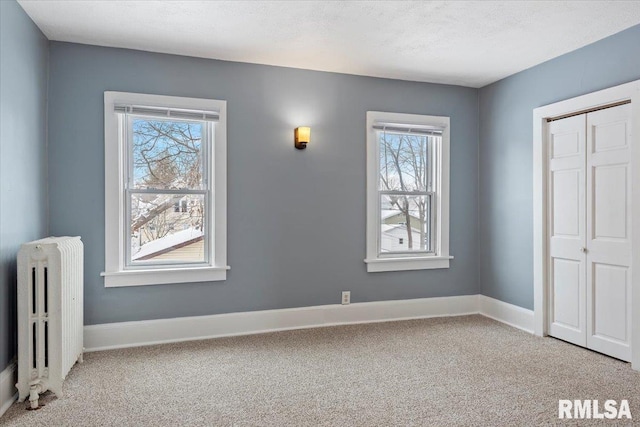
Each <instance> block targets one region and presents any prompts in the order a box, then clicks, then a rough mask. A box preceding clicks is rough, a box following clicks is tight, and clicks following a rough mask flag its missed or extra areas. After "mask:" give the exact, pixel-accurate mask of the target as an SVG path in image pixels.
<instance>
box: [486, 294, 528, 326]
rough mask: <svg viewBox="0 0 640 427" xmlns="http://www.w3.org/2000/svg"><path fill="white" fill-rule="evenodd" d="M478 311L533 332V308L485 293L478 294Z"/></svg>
mask: <svg viewBox="0 0 640 427" xmlns="http://www.w3.org/2000/svg"><path fill="white" fill-rule="evenodd" d="M478 311H479V312H480V314H482V315H483V316H486V317H490V318H491V319H494V320H497V321H498V322H502V323H506V324H507V325H510V326H513V327H514V328H518V329H522V330H523V331H525V332H529V333H530V334H533V330H534V327H533V310H527V309H526V308H522V307H518V306H517V305H513V304H509V303H506V302H504V301H500V300H497V299H494V298H490V297H488V296H485V295H478Z"/></svg>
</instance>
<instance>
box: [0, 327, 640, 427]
mask: <svg viewBox="0 0 640 427" xmlns="http://www.w3.org/2000/svg"><path fill="white" fill-rule="evenodd" d="M64 392H65V395H64V397H63V398H61V399H58V398H55V397H54V396H53V395H51V394H47V395H45V396H43V397H42V399H41V402H42V403H44V404H45V405H46V406H45V407H43V408H42V409H40V410H38V411H26V410H25V408H26V404H25V403H16V404H14V405H13V406H12V407H11V408H10V409H9V411H8V412H7V413H6V414H5V415H4V416H3V417H2V418H0V424H2V425H6V426H409V425H414V426H481V425H486V426H501V425H505V426H515V425H583V424H584V425H593V424H594V422H593V421H587V422H579V423H576V422H575V421H573V422H568V423H565V424H563V423H562V422H561V421H560V420H558V419H557V411H558V399H599V400H600V401H601V402H603V401H604V400H605V399H616V400H618V401H620V400H621V399H628V400H629V402H630V404H631V412H632V415H634V418H636V419H637V420H638V421H639V422H640V373H639V372H635V371H632V370H631V366H630V365H629V364H627V363H623V362H620V361H618V360H615V359H612V358H609V357H606V356H603V355H600V354H598V353H594V352H591V351H588V350H585V349H582V348H579V347H575V346H573V345H570V344H567V343H565V342H562V341H559V340H555V339H553V338H537V337H534V336H531V335H529V334H527V333H525V332H522V331H519V330H517V329H514V328H511V327H509V326H506V325H503V324H501V323H498V322H495V321H493V320H490V319H487V318H485V317H481V316H464V317H454V318H436V319H426V320H411V321H402V322H390V323H378V324H369V325H354V326H340V327H331V328H321V329H312V330H299V331H290V332H278V333H271V334H264V335H253V336H245V337H235V338H222V339H215V340H206V341H194V342H188V343H180V344H168V345H158V346H152V347H143V348H135V349H127V350H114V351H104V352H98V353H89V354H87V355H86V356H85V362H84V364H81V365H77V366H76V367H74V368H73V369H72V371H71V372H70V374H69V377H68V378H67V381H66V383H65V387H64ZM634 421H635V420H634ZM602 424H603V425H630V424H631V422H630V421H623V422H615V423H614V422H612V421H610V420H605V421H604V422H602Z"/></svg>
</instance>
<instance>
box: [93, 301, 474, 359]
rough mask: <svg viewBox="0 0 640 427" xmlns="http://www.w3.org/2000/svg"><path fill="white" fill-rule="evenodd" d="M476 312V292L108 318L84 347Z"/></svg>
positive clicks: (125, 345)
mask: <svg viewBox="0 0 640 427" xmlns="http://www.w3.org/2000/svg"><path fill="white" fill-rule="evenodd" d="M477 313H478V296H477V295H464V296H454V297H439V298H421V299H410V300H396V301H378V302H364V303H354V304H349V305H340V304H336V305H323V306H313V307H300V308H287V309H280V310H264V311H249V312H243V313H227V314H215V315H211V316H197V317H180V318H175V319H158V320H144V321H138V322H122V323H107V324H102V325H90V326H85V327H84V345H85V349H86V351H97V350H108V349H116V348H127V347H138V346H143V345H153V344H162V343H171V342H182V341H192V340H200V339H208V338H219V337H228V336H239V335H251V334H260V333H267V332H276V331H286V330H293V329H306V328H318V327H326V326H335V325H348V324H358V323H376V322H389V321H395V320H407V319H422V318H429V317H442V316H461V315H467V314H477Z"/></svg>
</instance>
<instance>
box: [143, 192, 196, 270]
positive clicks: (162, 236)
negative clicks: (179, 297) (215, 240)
mask: <svg viewBox="0 0 640 427" xmlns="http://www.w3.org/2000/svg"><path fill="white" fill-rule="evenodd" d="M205 214H206V212H205V203H204V195H202V194H149V193H144V194H135V193H134V194H132V195H131V216H130V218H131V225H130V230H131V262H132V264H136V263H138V264H139V263H143V262H144V263H147V262H162V263H167V262H169V263H171V262H179V263H194V262H206V261H207V259H206V255H205V241H206V238H205V237H206V236H205V231H206V230H205V225H206V224H205Z"/></svg>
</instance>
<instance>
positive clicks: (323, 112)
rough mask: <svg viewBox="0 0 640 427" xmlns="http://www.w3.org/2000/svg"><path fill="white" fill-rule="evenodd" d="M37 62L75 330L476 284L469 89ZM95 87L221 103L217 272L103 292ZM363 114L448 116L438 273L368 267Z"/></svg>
mask: <svg viewBox="0 0 640 427" xmlns="http://www.w3.org/2000/svg"><path fill="white" fill-rule="evenodd" d="M50 56H51V58H50V101H49V141H50V147H49V179H50V190H49V191H50V227H51V230H50V231H51V233H52V234H54V235H71V234H75V235H80V236H82V239H83V241H84V244H85V259H86V261H85V271H86V274H85V301H86V303H85V319H86V323H87V324H97V323H106V322H119V321H129V320H141V319H155V318H169V317H179V316H192V315H206V314H215V313H225V312H234V311H250V310H262V309H275V308H285V307H300V306H311V305H319V304H337V303H338V302H339V301H340V292H341V291H342V290H351V295H352V300H353V301H354V302H361V301H376V300H392V299H404V298H419V297H435V296H444V295H465V294H476V293H478V290H479V288H478V283H477V271H478V269H477V264H476V262H477V257H476V253H477V236H476V231H477V206H478V200H477V174H478V150H477V147H478V140H477V134H478V92H477V90H475V89H470V88H463V87H456V86H444V85H435V84H424V83H413V82H403V81H394V80H386V79H376V78H369V77H358V76H349V75H341V74H333V73H323V72H313V71H303V70H295V69H289V68H280V67H270V66H261V65H251V64H241V63H232V62H224V61H215V60H205V59H198V58H190V57H180V56H173V55H163V54H155V53H148V52H141V51H133V50H123V49H113V48H103V47H94V46H86V45H77V44H68V43H58V42H52V43H51V51H50ZM106 90H111V91H127V92H141V93H151V94H163V95H175V96H187V97H203V98H213V99H224V100H227V102H228V195H229V196H228V199H229V203H228V218H229V219H228V231H229V233H228V247H229V255H228V262H229V265H230V266H231V271H230V272H229V274H228V277H227V280H226V281H224V282H213V283H189V284H176V285H159V286H143V287H130V288H109V289H106V288H105V287H104V285H103V280H102V278H101V277H100V276H99V274H100V272H101V271H103V270H104V175H103V174H104V154H103V153H104V133H103V132H104V126H103V108H104V107H103V92H104V91H106ZM367 110H381V111H393V112H404V113H418V114H432V115H446V116H450V117H451V236H450V240H451V245H450V246H451V253H452V255H454V256H455V259H454V260H453V261H452V262H451V268H450V269H449V270H431V271H407V272H393V273H370V274H368V273H367V272H366V269H365V264H364V262H363V259H364V257H365V112H366V111H367ZM300 125H310V126H311V128H312V135H311V138H312V142H311V144H310V145H309V147H308V148H307V149H306V150H304V151H299V150H296V149H295V148H294V147H293V129H294V128H295V127H296V126H300Z"/></svg>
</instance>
